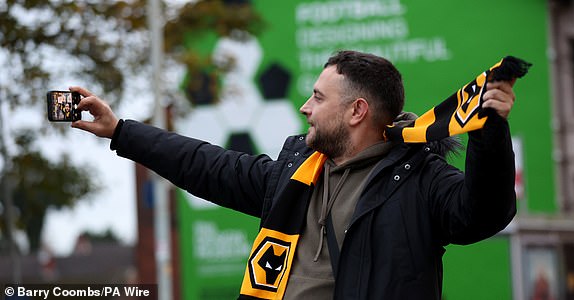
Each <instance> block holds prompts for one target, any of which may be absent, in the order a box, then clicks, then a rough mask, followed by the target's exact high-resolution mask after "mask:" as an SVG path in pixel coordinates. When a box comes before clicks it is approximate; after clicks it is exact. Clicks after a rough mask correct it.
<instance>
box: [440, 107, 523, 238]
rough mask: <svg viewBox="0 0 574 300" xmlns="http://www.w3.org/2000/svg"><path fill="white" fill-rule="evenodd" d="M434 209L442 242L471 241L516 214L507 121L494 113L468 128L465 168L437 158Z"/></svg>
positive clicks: (512, 160)
mask: <svg viewBox="0 0 574 300" xmlns="http://www.w3.org/2000/svg"><path fill="white" fill-rule="evenodd" d="M431 164H434V165H435V166H433V167H432V168H431V170H432V172H433V176H432V184H431V186H430V195H429V197H430V199H431V203H430V206H431V213H432V215H433V220H434V221H435V222H437V223H438V224H437V225H438V226H439V228H440V231H441V232H440V234H441V236H442V240H443V243H444V244H447V243H455V244H470V243H474V242H477V241H480V240H483V239H485V238H488V237H490V236H492V235H494V234H496V233H497V232H499V231H500V230H502V229H504V228H505V227H506V226H507V225H508V223H510V221H511V220H512V218H513V217H514V215H515V214H516V194H515V191H514V181H515V167H514V152H513V150H512V140H511V137H510V130H509V126H508V122H507V121H506V120H505V119H503V118H502V117H500V116H498V115H496V114H492V115H490V116H489V119H488V120H487V122H486V124H485V126H484V128H483V129H481V130H476V131H473V132H470V133H469V141H468V147H467V153H466V164H465V172H464V173H463V172H461V171H459V170H458V169H456V168H454V167H452V166H450V165H448V164H446V163H445V162H444V161H439V160H435V162H433V163H431Z"/></svg>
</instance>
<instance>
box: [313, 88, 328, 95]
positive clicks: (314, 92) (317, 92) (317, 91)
mask: <svg viewBox="0 0 574 300" xmlns="http://www.w3.org/2000/svg"><path fill="white" fill-rule="evenodd" d="M313 94H316V95H319V96H321V97H325V94H323V93H322V92H321V91H319V90H318V89H316V88H314V89H313Z"/></svg>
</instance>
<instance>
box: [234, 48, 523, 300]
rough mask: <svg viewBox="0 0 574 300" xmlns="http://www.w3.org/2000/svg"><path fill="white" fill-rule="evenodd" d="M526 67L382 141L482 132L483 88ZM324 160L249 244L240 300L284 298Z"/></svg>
mask: <svg viewBox="0 0 574 300" xmlns="http://www.w3.org/2000/svg"><path fill="white" fill-rule="evenodd" d="M529 67H530V64H529V63H526V62H524V61H522V60H520V59H517V58H515V57H512V56H508V57H505V58H504V59H502V60H501V61H500V62H499V63H497V64H496V65H494V66H493V67H492V68H490V69H489V70H487V71H485V72H483V73H482V74H480V75H479V76H478V77H476V79H474V80H473V81H471V82H470V83H468V84H467V85H465V86H463V87H462V88H460V89H459V90H458V91H457V92H456V93H455V94H453V95H452V96H450V97H449V98H447V99H446V100H444V101H443V102H442V103H440V104H439V105H437V106H435V107H434V108H433V109H431V110H429V111H428V112H426V113H425V114H423V115H422V116H420V117H419V118H417V119H416V120H415V121H414V123H412V124H410V125H404V126H402V125H401V126H398V125H395V126H389V127H388V128H387V130H386V134H385V138H386V139H390V140H396V141H403V142H406V143H425V142H428V141H436V140H441V139H443V138H445V137H448V136H451V135H456V134H461V133H464V132H469V131H471V130H476V129H480V128H482V127H483V126H484V123H485V122H486V119H487V118H488V115H487V114H486V113H485V112H484V111H483V110H482V102H483V100H482V96H483V94H484V92H485V91H486V85H487V83H488V82H492V81H510V80H513V79H514V78H520V77H522V76H524V75H525V74H526V73H527V71H528V68H529ZM326 159H327V157H326V156H325V155H324V154H321V153H319V152H314V153H313V154H312V155H311V156H310V157H309V158H307V159H306V160H305V161H304V162H303V164H302V165H301V166H299V168H298V169H297V170H296V171H295V173H294V174H293V176H292V177H291V178H290V179H289V182H288V183H287V186H286V188H285V190H284V191H283V192H282V193H281V194H280V195H279V196H278V199H276V201H275V202H274V203H273V207H272V209H271V211H270V213H269V215H268V217H267V218H266V219H265V220H264V221H263V224H262V227H261V230H260V231H259V234H258V235H257V237H256V238H255V241H254V242H253V248H252V250H251V254H250V255H249V259H248V262H247V267H246V270H245V275H244V277H243V283H242V285H241V292H240V296H239V299H282V298H283V295H284V293H285V288H286V286H287V281H288V279H289V273H290V271H291V266H292V262H293V258H294V256H295V248H296V246H297V242H298V241H299V236H300V234H301V232H302V230H303V226H304V225H305V220H306V212H307V207H308V204H309V200H310V198H311V195H312V193H313V188H314V186H315V184H316V183H317V180H318V179H319V176H320V175H321V173H322V171H323V164H324V163H325V160H326Z"/></svg>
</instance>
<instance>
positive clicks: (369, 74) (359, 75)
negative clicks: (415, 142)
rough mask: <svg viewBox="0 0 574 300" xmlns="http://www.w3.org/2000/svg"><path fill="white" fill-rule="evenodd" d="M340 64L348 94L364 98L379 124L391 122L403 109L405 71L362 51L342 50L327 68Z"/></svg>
mask: <svg viewBox="0 0 574 300" xmlns="http://www.w3.org/2000/svg"><path fill="white" fill-rule="evenodd" d="M333 65H334V66H336V68H337V73H339V74H341V75H343V76H344V77H345V79H346V81H347V86H346V87H344V93H346V94H347V96H348V97H351V98H352V99H353V100H354V99H356V98H359V97H363V98H365V99H366V100H367V102H368V103H369V105H370V106H372V107H373V108H374V109H373V121H374V122H375V125H376V126H381V128H382V126H384V125H388V124H390V123H391V122H392V121H393V120H394V119H395V118H396V117H397V116H398V115H399V113H401V111H402V110H403V106H404V103H405V91H404V87H403V80H402V78H401V74H400V73H399V71H398V70H397V68H395V66H394V65H393V64H392V63H391V62H390V61H388V60H386V59H384V58H382V57H380V56H376V55H373V54H368V53H362V52H358V51H349V50H344V51H339V52H337V53H336V54H335V55H333V56H331V57H330V58H329V60H328V61H327V63H326V64H325V66H324V67H325V68H327V67H329V66H333Z"/></svg>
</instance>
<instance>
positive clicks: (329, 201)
mask: <svg viewBox="0 0 574 300" xmlns="http://www.w3.org/2000/svg"><path fill="white" fill-rule="evenodd" d="M350 171H351V168H347V169H345V172H344V173H343V176H342V177H341V179H339V182H337V185H336V186H335V190H333V195H331V197H329V177H330V173H331V166H330V165H329V164H328V163H325V177H324V180H323V198H322V199H321V215H320V216H319V222H318V223H319V225H321V232H320V237H319V246H318V248H317V253H315V257H314V258H313V261H315V262H316V261H317V260H319V255H320V254H321V250H322V249H323V240H324V238H325V234H326V233H327V228H326V220H327V216H328V215H329V213H330V212H331V207H333V203H335V199H337V195H338V194H339V191H341V188H342V187H343V183H344V182H345V181H346V180H347V176H349V173H350Z"/></svg>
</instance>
